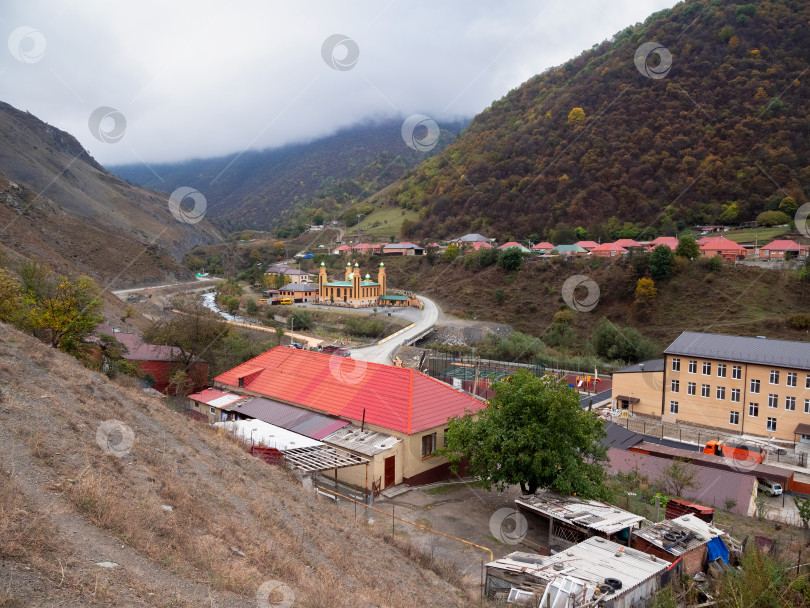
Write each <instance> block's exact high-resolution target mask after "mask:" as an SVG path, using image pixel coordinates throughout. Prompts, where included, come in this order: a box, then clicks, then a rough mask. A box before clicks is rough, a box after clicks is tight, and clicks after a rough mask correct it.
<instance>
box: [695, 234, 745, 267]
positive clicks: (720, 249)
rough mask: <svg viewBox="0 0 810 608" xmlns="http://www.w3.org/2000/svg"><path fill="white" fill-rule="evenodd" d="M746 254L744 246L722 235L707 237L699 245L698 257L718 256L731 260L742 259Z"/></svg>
mask: <svg viewBox="0 0 810 608" xmlns="http://www.w3.org/2000/svg"><path fill="white" fill-rule="evenodd" d="M701 240H702V239H701ZM746 255H748V250H747V249H746V248H745V247H743V246H742V245H740V244H738V243H735V242H734V241H731V240H729V239H727V238H726V237H724V236H716V237H711V238H708V239H706V240H705V241H704V242H703V244H701V245H700V257H703V258H713V257H715V256H719V257H721V258H723V259H724V260H728V261H732V262H733V261H736V260H744V259H745V256H746Z"/></svg>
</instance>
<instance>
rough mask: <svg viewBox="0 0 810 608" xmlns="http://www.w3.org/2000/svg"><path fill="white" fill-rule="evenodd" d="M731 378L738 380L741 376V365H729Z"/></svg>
mask: <svg viewBox="0 0 810 608" xmlns="http://www.w3.org/2000/svg"><path fill="white" fill-rule="evenodd" d="M731 378H732V379H733V380H740V379H741V378H742V366H741V365H732V366H731Z"/></svg>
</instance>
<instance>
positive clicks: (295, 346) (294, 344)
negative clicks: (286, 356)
mask: <svg viewBox="0 0 810 608" xmlns="http://www.w3.org/2000/svg"><path fill="white" fill-rule="evenodd" d="M290 348H304V345H303V344H301V343H300V342H293V343H292V344H290Z"/></svg>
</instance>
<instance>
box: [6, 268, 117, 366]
mask: <svg viewBox="0 0 810 608" xmlns="http://www.w3.org/2000/svg"><path fill="white" fill-rule="evenodd" d="M20 276H21V278H22V306H23V308H24V318H23V324H24V326H25V328H26V329H28V330H30V331H31V332H32V333H33V334H34V335H35V336H37V337H38V338H40V339H41V340H44V341H46V342H48V343H49V344H50V345H51V346H53V347H54V348H62V349H63V350H73V349H75V348H76V346H77V345H78V344H79V343H80V342H81V341H82V339H83V338H84V337H85V336H88V335H89V334H90V333H92V331H93V329H95V327H96V325H98V324H99V323H101V322H102V321H103V320H104V317H102V316H101V314H99V313H100V312H101V307H102V303H101V292H100V291H99V288H98V286H97V285H96V283H95V281H93V279H91V278H90V277H88V276H84V275H80V276H73V275H56V274H54V273H52V272H51V271H50V270H49V269H48V268H47V267H46V266H44V265H42V264H39V263H37V262H31V263H26V264H23V265H22V266H21V267H20Z"/></svg>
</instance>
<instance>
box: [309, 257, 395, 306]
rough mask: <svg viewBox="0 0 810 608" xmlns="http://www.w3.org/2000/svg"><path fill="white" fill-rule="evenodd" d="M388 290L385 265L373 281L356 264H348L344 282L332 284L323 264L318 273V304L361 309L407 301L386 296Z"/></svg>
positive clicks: (380, 268)
mask: <svg viewBox="0 0 810 608" xmlns="http://www.w3.org/2000/svg"><path fill="white" fill-rule="evenodd" d="M386 289H387V281H386V278H385V264H382V263H381V264H380V267H379V270H378V272H377V280H376V281H372V280H371V275H369V274H366V276H365V277H364V276H362V273H361V272H360V264H358V263H356V262H355V264H354V266H352V263H351V262H348V263H347V264H346V273H345V277H344V280H343V281H332V282H331V283H330V282H329V280H328V278H327V277H326V266H325V265H324V263H323V262H321V269H320V272H318V302H319V303H320V304H335V305H337V306H351V307H353V308H361V307H364V306H379V305H386V304H388V305H391V304H398V303H399V300H403V301H404V300H406V299H407V298H406V297H405V296H393V295H392V296H389V295H386Z"/></svg>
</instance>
